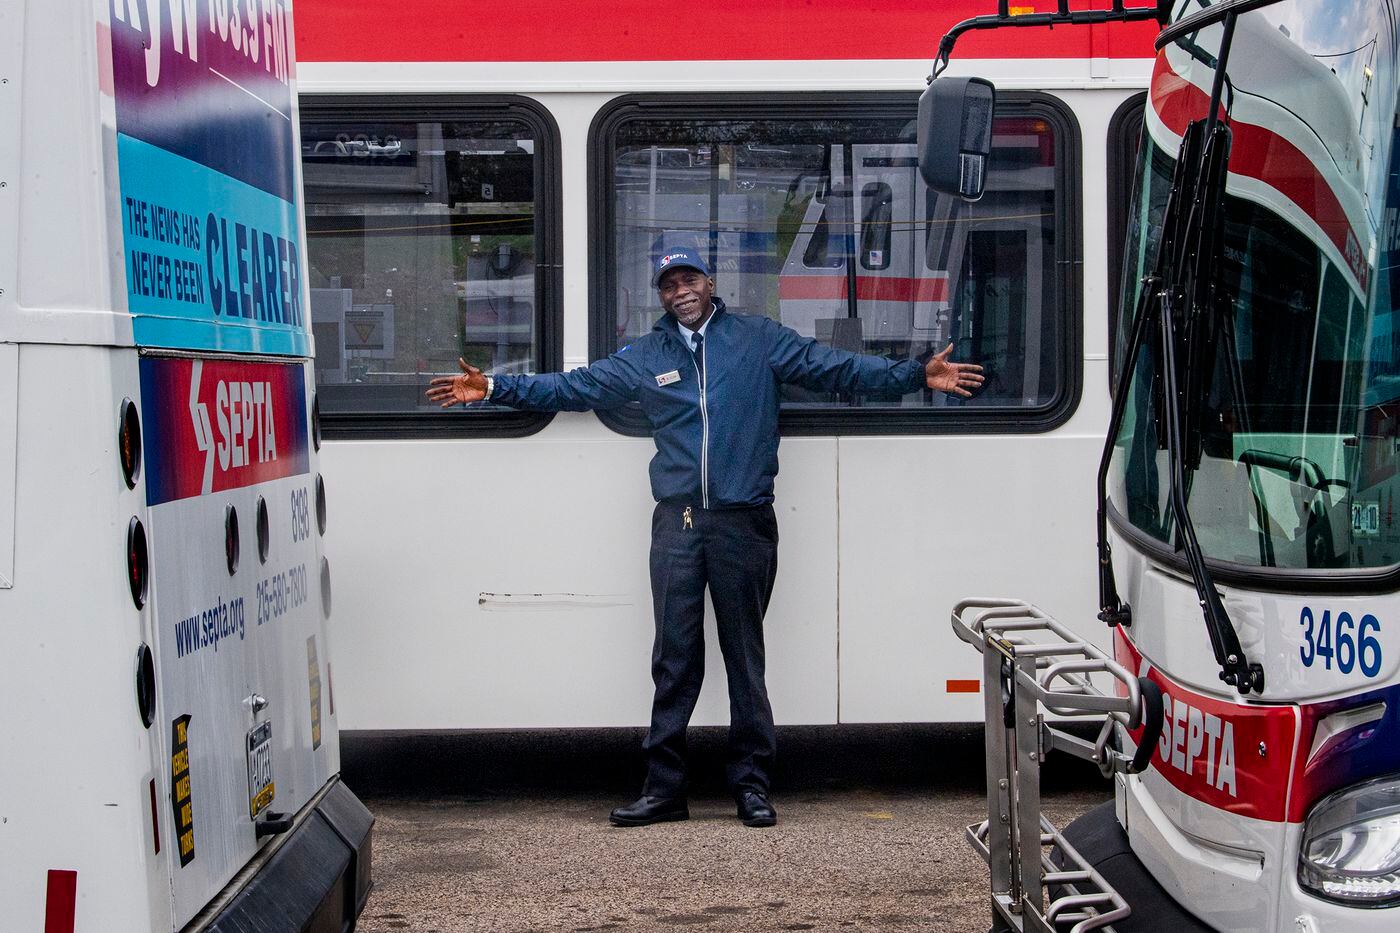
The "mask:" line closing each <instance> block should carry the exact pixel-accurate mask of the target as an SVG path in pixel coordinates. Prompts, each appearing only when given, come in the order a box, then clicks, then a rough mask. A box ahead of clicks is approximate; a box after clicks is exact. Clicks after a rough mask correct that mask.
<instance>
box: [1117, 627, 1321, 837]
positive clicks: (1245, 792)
mask: <svg viewBox="0 0 1400 933" xmlns="http://www.w3.org/2000/svg"><path fill="white" fill-rule="evenodd" d="M1114 654H1115V656H1116V659H1117V661H1118V663H1119V664H1122V665H1123V666H1124V667H1126V668H1127V669H1128V670H1129V671H1136V672H1137V673H1138V676H1141V677H1147V678H1148V679H1149V680H1151V681H1152V682H1153V683H1155V684H1157V686H1159V687H1161V688H1162V736H1161V738H1160V739H1159V740H1158V742H1157V748H1156V750H1155V751H1154V752H1153V755H1152V767H1153V769H1154V770H1156V771H1157V773H1159V774H1160V775H1161V776H1162V777H1163V778H1165V779H1166V780H1167V781H1168V782H1169V783H1170V784H1171V785H1172V786H1174V787H1175V788H1177V789H1178V790H1180V791H1181V792H1182V793H1184V794H1186V795H1188V796H1190V797H1192V798H1194V799H1196V800H1199V801H1201V802H1203V803H1207V804H1210V805H1211V806H1213V807H1218V808H1220V809H1222V810H1228V811H1230V812H1232V813H1238V814H1240V815H1241V816H1247V817H1251V818H1253V819H1257V820H1271V821H1274V822H1278V821H1282V820H1284V819H1286V818H1287V817H1286V814H1287V804H1288V783H1289V777H1290V775H1291V771H1292V765H1293V749H1294V745H1295V744H1296V742H1297V730H1298V709H1297V707H1295V706H1253V705H1244V704H1239V703H1230V702H1227V701H1224V700H1218V699H1216V698H1214V697H1209V696H1206V695H1204V694H1201V693H1197V692H1195V691H1193V690H1189V689H1187V688H1186V687H1184V686H1182V685H1181V684H1179V683H1176V682H1175V681H1173V680H1171V679H1169V678H1168V677H1167V676H1166V675H1164V674H1163V673H1162V672H1161V671H1159V670H1157V669H1156V668H1154V667H1151V666H1149V665H1146V664H1144V662H1143V658H1142V655H1141V654H1139V653H1138V650H1137V648H1136V646H1134V645H1133V643H1132V642H1131V641H1129V640H1128V638H1127V636H1126V635H1124V634H1123V632H1122V630H1121V629H1117V630H1115V634H1114ZM1141 735H1142V730H1141V729H1138V730H1137V731H1136V732H1135V733H1134V734H1133V738H1134V740H1135V741H1136V740H1138V739H1140V737H1141Z"/></svg>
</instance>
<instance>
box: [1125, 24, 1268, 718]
mask: <svg viewBox="0 0 1400 933" xmlns="http://www.w3.org/2000/svg"><path fill="white" fill-rule="evenodd" d="M1236 18H1237V15H1236V14H1233V13H1232V14H1231V15H1227V16H1225V17H1224V20H1225V23H1224V33H1223V35H1222V37H1221V42H1220V53H1219V55H1218V63H1217V66H1218V67H1217V70H1216V72H1215V82H1214V85H1213V87H1212V90H1211V98H1210V109H1209V110H1208V111H1207V114H1206V117H1205V119H1203V120H1198V121H1195V122H1193V123H1191V124H1190V125H1189V126H1188V127H1187V129H1186V132H1185V133H1184V134H1183V138H1182V141H1181V149H1180V151H1179V152H1178V154H1177V163H1176V169H1175V172H1174V175H1173V178H1172V188H1171V192H1170V194H1169V196H1168V200H1167V206H1166V212H1165V215H1164V217H1163V220H1162V235H1161V239H1160V241H1159V242H1158V248H1157V257H1156V264H1155V268H1154V271H1153V273H1152V275H1150V276H1148V277H1146V278H1145V279H1144V280H1143V282H1142V287H1141V290H1140V291H1139V297H1138V308H1137V313H1136V316H1135V319H1134V322H1133V329H1132V337H1131V339H1130V341H1129V345H1128V355H1127V356H1126V357H1125V358H1124V364H1123V366H1122V368H1121V370H1120V372H1119V376H1118V386H1117V392H1116V394H1115V397H1114V401H1113V414H1112V417H1111V421H1110V425H1109V431H1108V436H1107V438H1106V439H1105V443H1104V451H1103V455H1102V457H1101V458H1100V460H1099V490H1098V493H1099V541H1098V551H1099V606H1100V612H1099V617H1100V618H1102V619H1103V620H1104V621H1106V622H1108V623H1109V624H1110V625H1116V624H1123V623H1131V618H1132V615H1131V611H1130V609H1129V607H1128V606H1126V605H1124V604H1123V602H1122V600H1121V599H1120V598H1119V595H1118V591H1117V585H1116V583H1115V581H1114V577H1113V564H1112V560H1111V552H1110V548H1109V544H1108V534H1107V520H1106V509H1107V494H1106V492H1107V478H1108V466H1109V461H1110V459H1111V457H1112V454H1113V448H1114V446H1115V443H1116V441H1117V438H1118V432H1119V430H1120V429H1121V427H1122V422H1123V416H1124V413H1125V411H1126V409H1127V396H1128V385H1129V383H1130V381H1131V378H1132V373H1133V371H1134V370H1135V369H1136V363H1137V358H1138V355H1139V354H1140V352H1141V350H1142V347H1143V344H1144V342H1145V341H1146V339H1147V334H1148V331H1149V328H1150V326H1151V325H1152V324H1156V325H1157V326H1158V329H1159V342H1158V360H1157V362H1158V366H1157V367H1156V368H1157V371H1158V375H1159V379H1160V385H1161V392H1162V397H1161V403H1162V404H1161V410H1162V415H1163V420H1164V421H1165V422H1166V424H1165V426H1164V427H1165V434H1166V442H1167V443H1166V447H1167V460H1168V464H1169V469H1170V474H1171V476H1170V479H1171V504H1172V516H1173V518H1174V519H1175V527H1176V543H1177V548H1178V549H1179V550H1181V552H1182V553H1183V556H1184V557H1185V559H1186V564H1187V566H1188V568H1189V569H1190V571H1191V580H1192V582H1193V583H1194V584H1195V587H1196V595H1197V597H1198V600H1199V604H1200V607H1201V613H1202V615H1203V617H1204V619H1205V623H1206V632H1207V634H1208V635H1209V636H1210V643H1211V649H1212V651H1213V652H1214V654H1215V660H1216V663H1217V664H1219V665H1220V679H1221V680H1222V681H1224V682H1225V683H1227V684H1230V685H1231V686H1233V687H1235V689H1236V690H1238V691H1239V692H1240V693H1241V694H1248V693H1250V692H1251V691H1259V692H1261V693H1262V692H1263V689H1264V669H1263V667H1262V666H1261V665H1259V664H1258V663H1254V662H1251V661H1250V660H1249V659H1248V658H1247V657H1246V656H1245V653H1244V649H1243V648H1242V647H1241V645H1240V640H1239V635H1238V633H1237V632H1236V631H1235V627H1234V625H1233V624H1231V622H1230V617H1229V614H1228V613H1227V612H1226V611H1225V604H1224V601H1223V600H1222V599H1221V597H1220V593H1219V591H1218V590H1217V589H1216V588H1215V580H1214V578H1213V577H1212V575H1211V572H1210V568H1209V567H1208V566H1207V565H1206V560H1205V555H1204V553H1203V552H1202V550H1201V545H1200V542H1199V541H1198V540H1197V538H1196V529H1195V526H1194V524H1193V523H1192V521H1191V513H1190V509H1189V507H1188V496H1189V494H1190V483H1189V477H1188V463H1190V464H1191V467H1190V468H1191V469H1194V464H1195V463H1196V462H1197V460H1198V458H1199V432H1200V425H1199V424H1198V423H1197V422H1198V420H1199V410H1200V403H1199V398H1198V396H1199V395H1200V394H1201V393H1202V392H1203V386H1204V385H1205V384H1206V383H1205V378H1204V376H1205V374H1203V373H1201V372H1199V370H1200V368H1201V366H1202V365H1203V364H1204V362H1205V359H1206V357H1207V356H1208V354H1207V353H1206V351H1205V347H1206V341H1207V340H1208V339H1210V338H1211V337H1212V336H1213V334H1214V331H1215V326H1214V323H1213V322H1214V320H1215V318H1216V316H1217V315H1218V313H1219V312H1220V307H1219V305H1218V303H1217V302H1218V294H1217V292H1218V289H1217V276H1218V258H1219V255H1220V252H1221V248H1222V245H1223V222H1224V214H1223V204H1224V199H1225V177H1226V172H1227V171H1228V167H1229V158H1230V140H1231V132H1230V128H1229V126H1228V125H1226V124H1225V123H1223V122H1221V120H1220V119H1219V110H1220V101H1221V94H1222V92H1223V89H1224V87H1225V67H1226V63H1227V61H1228V58H1229V52H1230V44H1231V41H1232V39H1233V38H1234V31H1235V21H1236ZM1179 350H1184V353H1179ZM1183 357H1184V358H1183ZM1188 429H1189V430H1190V432H1191V435H1192V436H1193V437H1194V438H1195V440H1194V441H1193V442H1192V444H1191V445H1190V447H1189V448H1188V444H1187V431H1188Z"/></svg>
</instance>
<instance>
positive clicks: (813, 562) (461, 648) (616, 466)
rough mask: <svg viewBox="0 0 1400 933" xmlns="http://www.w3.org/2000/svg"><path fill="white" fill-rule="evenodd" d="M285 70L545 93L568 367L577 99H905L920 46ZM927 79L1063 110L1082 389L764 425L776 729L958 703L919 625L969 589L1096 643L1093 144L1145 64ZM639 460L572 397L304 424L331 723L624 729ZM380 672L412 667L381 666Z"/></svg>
mask: <svg viewBox="0 0 1400 933" xmlns="http://www.w3.org/2000/svg"><path fill="white" fill-rule="evenodd" d="M299 69H300V71H299V75H298V85H299V87H300V89H301V90H302V92H303V93H316V94H330V93H347V94H348V93H370V94H405V93H418V94H421V93H437V92H441V93H452V94H464V93H467V94H469V93H491V94H500V93H523V94H527V95H529V96H531V97H533V98H534V99H535V100H537V101H539V102H540V103H541V104H543V105H544V106H545V107H546V108H547V109H548V110H549V112H550V114H551V115H552V116H553V118H554V119H555V120H556V121H557V123H558V126H559V134H560V139H559V142H560V166H561V172H562V190H563V201H562V211H561V216H562V228H563V241H562V255H563V257H564V260H563V262H564V273H563V318H564V329H563V345H564V363H565V368H566V369H569V368H573V367H575V366H579V365H583V364H585V363H586V362H587V360H588V297H589V291H588V276H587V272H588V268H587V257H588V255H589V236H590V230H589V226H588V213H589V195H588V192H587V182H588V176H587V171H586V166H587V164H588V157H589V156H588V140H589V128H590V125H591V122H592V120H593V118H594V115H595V114H596V113H597V112H598V110H599V108H601V107H602V106H603V105H604V104H606V103H607V102H608V101H609V100H611V99H612V98H613V97H615V96H617V95H618V94H619V93H623V92H640V91H684V90H689V91H715V90H732V91H798V90H912V89H917V88H921V87H923V84H924V81H923V79H924V77H925V76H926V75H927V72H928V63H927V62H926V61H861V62H850V61H835V62H832V61H823V62H802V61H799V62H754V61H737V62H722V63H703V62H695V63H670V62H667V63H645V62H568V63H517V62H503V63H490V64H484V63H472V62H309V63H308V62H302V63H300V65H299ZM953 70H954V71H957V72H960V73H976V74H983V75H986V76H987V77H990V78H991V79H992V80H994V81H996V82H997V84H998V87H1001V88H1005V89H1038V90H1044V91H1045V92H1046V93H1049V94H1051V95H1054V96H1055V97H1058V98H1059V99H1060V100H1061V101H1063V102H1064V103H1065V104H1066V105H1067V106H1068V107H1069V109H1071V110H1072V111H1073V114H1074V118H1075V120H1076V121H1077V122H1078V131H1079V134H1080V138H1081V165H1080V167H1079V175H1078V177H1077V178H1076V179H1075V180H1074V182H1073V185H1074V187H1075V188H1076V189H1077V190H1078V197H1079V204H1080V207H1081V210H1082V212H1083V216H1082V224H1081V233H1080V236H1081V237H1082V253H1081V255H1082V256H1083V276H1082V288H1083V298H1082V345H1081V346H1080V347H1079V352H1081V354H1082V355H1081V361H1082V375H1081V386H1082V391H1081V394H1080V398H1079V400H1078V405H1077V407H1076V408H1075V410H1074V413H1073V415H1072V417H1071V418H1070V420H1069V421H1068V422H1067V423H1066V424H1064V425H1061V426H1060V427H1058V428H1056V429H1055V430H1053V431H1050V432H1048V433H1044V434H1029V435H1026V434H1022V435H956V436H951V435H932V436H929V435H925V436H908V435H906V436H893V437H851V436H846V437H839V438H837V437H831V438H806V437H788V438H785V439H784V440H783V443H782V447H781V450H780V453H779V458H780V461H781V472H780V474H779V476H778V479H777V488H776V502H775V503H774V506H775V509H776V511H777V515H778V524H779V533H780V537H781V545H780V551H779V572H778V578H777V583H776V588H775V591H774V595H773V599H772V603H771V605H770V608H769V611H768V615H767V619H766V621H765V638H766V643H767V666H768V673H767V677H768V684H769V691H770V695H771V699H772V704H773V712H774V716H775V719H776V721H777V722H778V723H780V724H827V723H838V722H852V723H855V722H928V721H962V722H967V721H974V720H978V719H980V718H981V715H982V714H981V708H980V705H979V704H980V699H979V695H978V694H977V693H976V692H973V693H965V692H961V691H963V690H966V686H965V685H966V684H967V683H968V682H969V681H971V682H973V683H975V682H976V681H978V680H979V678H980V668H979V665H978V664H977V663H975V659H973V658H970V657H965V656H964V655H965V654H966V652H964V651H961V650H958V649H957V646H956V644H955V641H954V639H953V636H952V634H951V632H949V631H948V630H947V627H946V625H944V624H942V623H941V622H940V621H939V620H941V619H942V618H943V614H944V613H945V612H946V611H947V608H948V607H949V606H951V605H953V603H954V602H956V601H957V600H958V599H959V598H961V597H963V596H965V595H966V594H967V593H968V592H971V591H977V592H998V593H1008V594H1021V595H1024V596H1027V597H1030V596H1032V595H1033V596H1035V598H1036V599H1037V600H1038V601H1040V602H1041V604H1042V605H1044V606H1045V608H1046V609H1047V610H1049V611H1051V612H1054V613H1056V614H1059V617H1060V618H1064V619H1068V620H1072V622H1073V624H1077V625H1078V626H1080V628H1079V630H1080V631H1081V633H1082V634H1084V635H1085V636H1086V637H1088V638H1091V639H1093V640H1095V641H1096V642H1099V643H1101V644H1104V645H1107V637H1106V634H1105V632H1104V629H1103V627H1102V625H1101V624H1100V623H1098V621H1097V620H1096V619H1095V612H1096V611H1097V609H1096V598H1097V597H1096V595H1095V593H1094V591H1093V579H1092V576H1091V575H1087V574H1085V573H1084V566H1085V563H1084V561H1085V560H1092V556H1091V555H1092V554H1093V553H1094V525H1093V518H1092V516H1093V509H1092V501H1093V489H1092V483H1087V484H1086V483H1085V482H1083V480H1082V477H1085V476H1092V475H1093V471H1094V469H1095V467H1096V465H1097V462H1098V456H1099V452H1100V450H1101V445H1102V436H1103V435H1102V432H1103V429H1104V425H1105V424H1106V423H1107V420H1108V411H1109V395H1108V374H1107V370H1108V364H1107V339H1108V335H1107V288H1108V286H1107V278H1108V268H1107V263H1106V254H1107V240H1106V232H1105V221H1104V218H1105V215H1106V212H1107V209H1108V207H1107V204H1106V193H1105V190H1104V184H1103V179H1104V178H1105V177H1106V176H1107V173H1108V167H1107V153H1106V146H1105V139H1106V137H1107V131H1108V127H1109V123H1110V120H1111V118H1112V115H1113V113H1114V112H1115V110H1116V109H1117V108H1118V107H1119V106H1120V105H1121V104H1122V103H1123V102H1124V101H1125V100H1126V99H1127V98H1128V97H1129V96H1131V95H1132V94H1133V93H1135V92H1137V91H1140V90H1142V89H1144V88H1145V87H1146V84H1147V76H1148V74H1149V71H1150V62H1148V61H1143V60H1137V59H1130V60H1122V59H1114V60H1108V59H1104V60H1098V59H1095V60H1092V61H1073V62H1070V61H1060V60H1041V59H1028V60H1022V61H1014V62H1012V61H988V60H960V61H955V62H954V63H953ZM687 75H698V76H700V77H699V79H697V78H693V77H686V76H687ZM918 184H919V185H922V183H921V182H918ZM919 190H922V188H921V187H920V189H919ZM917 200H919V199H918V198H916V201H917ZM799 242H800V241H799ZM799 251H800V246H797V245H795V246H794V249H793V252H794V253H796V252H799ZM916 252H917V251H916ZM922 263H923V257H922V256H921V255H916V256H914V257H912V264H913V265H915V266H918V265H921V264H922ZM893 265H894V264H893V263H892V266H893ZM897 271H898V270H896V269H893V268H892V269H891V270H890V272H891V273H894V272H897ZM861 274H862V275H870V274H873V273H871V272H868V271H866V270H863V269H862V270H861ZM902 274H904V275H909V274H911V272H904V273H902ZM929 274H932V273H929ZM718 291H719V293H720V294H723V293H724V283H723V280H722V278H721V280H720V281H719V283H718ZM785 305H786V303H785ZM891 310H893V309H891ZM903 314H904V316H905V317H908V316H909V314H910V312H909V311H908V310H905V311H904V312H903ZM816 316H820V315H816ZM653 453H654V448H653V446H652V444H651V443H650V441H649V440H647V439H637V438H629V437H624V436H622V435H620V434H618V433H616V432H614V431H612V430H611V429H609V428H608V427H606V426H605V425H603V424H602V423H600V422H599V421H598V419H597V418H596V416H594V415H591V414H571V413H561V414H558V415H555V416H554V418H553V420H552V421H551V422H550V424H549V425H548V426H547V427H545V428H544V430H542V431H540V432H539V433H538V434H535V435H533V436H531V437H527V438H514V439H500V440H488V439H470V440H467V439H463V440H441V441H423V440H395V439H388V438H386V439H384V440H329V441H327V443H326V446H325V448H324V451H323V456H324V457H325V462H326V464H327V466H326V471H325V472H326V482H327V485H328V493H329V499H330V501H331V502H332V503H333V504H340V505H341V507H342V508H343V505H344V503H354V505H355V509H354V514H349V510H344V511H341V510H337V512H336V522H337V523H338V524H337V526H336V528H337V533H336V534H335V535H334V536H332V538H333V539H332V540H331V541H330V542H329V543H328V548H329V556H330V559H331V563H332V564H333V566H334V567H335V568H336V587H337V605H338V606H339V611H338V613H337V626H338V632H339V634H338V636H337V642H336V652H337V653H336V673H337V684H338V686H339V688H340V689H339V694H338V697H339V702H340V705H341V710H340V712H341V714H342V717H341V724H342V726H343V727H344V728H349V729H424V728H442V729H447V728H492V727H496V728H512V727H515V728H519V727H540V728H545V727H573V726H638V725H644V724H645V723H646V722H647V717H648V713H649V709H650V698H651V693H652V685H651V681H650V676H649V663H650V662H649V659H650V652H651V643H652V639H653V634H654V628H653V622H652V607H651V593H650V584H649V581H648V576H647V548H648V530H649V524H648V521H649V515H650V511H651V508H652V507H653V503H652V501H651V498H650V495H649V494H648V490H647V462H648V461H649V460H650V458H651V456H652V454H653ZM453 476H461V477H462V482H460V483H454V482H453V481H452V477H453ZM348 523H353V527H347V524H348ZM467 541H471V542H475V543H473V544H472V545H471V546H467V544H466V543H465V542H467ZM971 584H975V585H971ZM533 594H540V595H539V596H538V598H536V597H535V596H534V595H533ZM507 609H508V610H509V611H504V610H507ZM706 646H707V657H708V659H709V664H710V667H711V669H712V672H713V671H715V670H717V668H718V665H719V664H720V663H721V662H720V658H719V652H718V643H717V641H716V638H715V635H714V630H713V622H712V621H711V622H709V623H708V624H707V643H706ZM403 670H411V671H413V674H414V676H413V677H412V678H407V679H405V678H402V677H399V676H395V675H394V672H395V671H403ZM951 682H958V684H957V685H956V686H955V684H954V683H951ZM727 722H728V703H727V699H726V688H725V684H724V678H722V677H717V676H711V677H709V678H707V682H706V685H705V688H704V690H703V692H702V694H701V698H700V701H699V705H698V706H697V708H696V712H695V715H694V717H693V719H692V723H694V724H696V725H721V724H724V723H727Z"/></svg>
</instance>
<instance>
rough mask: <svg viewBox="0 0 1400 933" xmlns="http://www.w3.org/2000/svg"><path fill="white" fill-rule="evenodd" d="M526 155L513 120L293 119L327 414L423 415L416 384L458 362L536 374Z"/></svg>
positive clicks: (532, 221) (525, 130)
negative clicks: (298, 125)
mask: <svg viewBox="0 0 1400 933" xmlns="http://www.w3.org/2000/svg"><path fill="white" fill-rule="evenodd" d="M535 161H536V155H535V140H534V139H533V138H532V133H531V130H530V128H529V127H528V126H527V125H526V124H525V123H524V122H521V121H514V120H502V119H496V120H469V119H463V120H444V119H423V120H418V121H413V122H409V121H407V120H405V121H402V122H393V123H390V122H382V121H362V120H355V119H353V118H349V119H331V118H322V117H320V116H319V115H314V114H313V115H311V116H307V117H305V118H304V119H303V122H302V165H303V173H304V178H305V186H306V227H307V236H308V240H309V243H310V245H309V257H308V258H309V265H310V267H311V309H312V327H313V330H314V332H315V336H316V349H317V356H316V381H317V384H318V386H319V387H320V398H321V404H322V408H323V409H324V410H325V411H326V412H327V413H336V412H373V413H394V412H407V411H433V410H436V406H434V405H431V404H430V403H428V402H426V401H425V399H424V396H423V386H424V385H425V384H426V382H427V380H428V379H429V378H431V376H432V375H435V374H438V373H446V372H456V371H457V358H458V357H459V356H460V357H463V358H465V359H466V360H467V362H469V363H472V364H473V365H476V366H479V367H481V368H482V369H486V370H488V371H495V372H522V371H526V370H531V369H535V368H536V360H537V357H538V353H537V350H538V341H539V335H538V334H536V325H535V321H536V315H535V304H536V259H537V248H536V218H535V197H536V192H535Z"/></svg>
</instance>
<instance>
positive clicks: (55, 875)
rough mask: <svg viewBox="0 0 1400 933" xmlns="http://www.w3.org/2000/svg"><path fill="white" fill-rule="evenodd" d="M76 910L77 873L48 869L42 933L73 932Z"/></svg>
mask: <svg viewBox="0 0 1400 933" xmlns="http://www.w3.org/2000/svg"><path fill="white" fill-rule="evenodd" d="M77 911H78V873H77V872H76V871H61V870H59V869H50V870H49V889H48V893H47V895H46V897H45V902H44V933H73V925H74V918H75V916H76V915H77Z"/></svg>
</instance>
